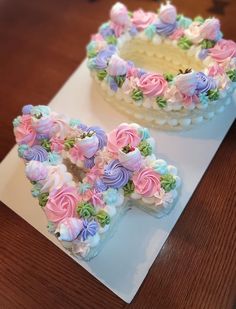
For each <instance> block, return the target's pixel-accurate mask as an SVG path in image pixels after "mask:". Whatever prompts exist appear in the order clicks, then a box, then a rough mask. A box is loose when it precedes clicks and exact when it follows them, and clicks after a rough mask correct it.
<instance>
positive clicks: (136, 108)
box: [87, 1, 236, 130]
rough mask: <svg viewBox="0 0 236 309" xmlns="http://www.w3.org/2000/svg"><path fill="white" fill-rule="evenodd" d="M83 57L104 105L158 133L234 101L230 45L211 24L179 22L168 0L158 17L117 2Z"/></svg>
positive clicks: (235, 71) (234, 47)
mask: <svg viewBox="0 0 236 309" xmlns="http://www.w3.org/2000/svg"><path fill="white" fill-rule="evenodd" d="M101 46H102V47H101ZM87 58H88V68H89V70H90V71H91V75H92V77H93V79H94V81H95V82H96V84H97V86H98V87H97V88H98V89H99V91H101V92H102V94H103V96H104V98H105V100H106V101H108V102H109V104H111V105H114V107H116V108H117V109H118V110H120V111H121V112H122V113H125V114H127V115H128V116H129V117H132V118H133V117H134V118H136V119H138V121H139V122H141V123H144V124H145V125H148V126H153V127H157V128H160V129H163V130H183V129H190V128H192V127H193V126H195V125H197V124H200V123H202V122H205V121H206V120H208V119H211V118H212V117H213V116H215V115H216V114H218V113H221V112H222V111H223V110H224V109H225V107H226V106H227V105H228V104H229V103H231V101H233V100H235V97H236V95H235V88H236V43H235V42H233V41H232V40H226V39H223V34H222V32H221V30H220V22H219V20H218V19H216V18H214V17H212V18H206V19H204V18H202V17H199V16H198V17H196V18H194V19H191V18H188V17H185V16H183V15H181V14H177V10H176V8H175V6H174V5H172V4H171V3H170V2H168V1H167V2H166V3H165V4H161V6H160V8H159V10H158V11H157V12H146V11H144V10H143V9H138V10H135V11H133V12H128V9H127V7H126V6H125V5H124V4H122V3H120V2H119V3H116V4H115V5H114V6H113V7H112V8H111V12H110V20H109V21H108V22H106V23H104V24H102V25H101V27H100V28H99V31H98V33H97V34H96V35H93V36H92V39H91V42H90V43H89V44H88V47H87ZM143 66H144V67H143ZM203 80H204V82H203ZM200 83H201V85H200ZM203 83H204V85H203ZM233 92H234V93H233Z"/></svg>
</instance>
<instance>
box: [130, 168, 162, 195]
mask: <svg viewBox="0 0 236 309" xmlns="http://www.w3.org/2000/svg"><path fill="white" fill-rule="evenodd" d="M133 183H134V186H135V191H136V192H137V193H139V194H140V195H142V196H144V197H151V196H153V195H154V194H155V193H156V192H159V191H160V189H161V182H160V176H159V174H157V173H156V172H154V171H153V169H151V168H144V169H142V170H141V171H139V172H138V173H137V174H136V175H134V176H133Z"/></svg>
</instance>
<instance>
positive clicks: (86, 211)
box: [77, 202, 95, 219]
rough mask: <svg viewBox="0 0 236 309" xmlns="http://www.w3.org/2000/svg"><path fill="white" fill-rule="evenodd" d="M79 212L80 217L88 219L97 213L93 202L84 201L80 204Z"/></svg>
mask: <svg viewBox="0 0 236 309" xmlns="http://www.w3.org/2000/svg"><path fill="white" fill-rule="evenodd" d="M77 213H78V215H79V216H80V217H82V218H85V219H88V218H90V217H92V216H94V215H95V209H94V207H93V205H92V204H91V203H88V202H84V203H81V204H79V205H78V207H77Z"/></svg>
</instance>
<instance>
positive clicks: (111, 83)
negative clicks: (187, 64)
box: [107, 76, 118, 92]
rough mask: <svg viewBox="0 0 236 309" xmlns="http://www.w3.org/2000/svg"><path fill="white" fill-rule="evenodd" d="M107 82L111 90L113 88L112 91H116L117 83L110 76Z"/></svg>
mask: <svg viewBox="0 0 236 309" xmlns="http://www.w3.org/2000/svg"><path fill="white" fill-rule="evenodd" d="M107 82H108V84H109V86H110V88H111V90H113V91H114V92H116V91H117V90H118V85H117V83H116V81H115V79H114V78H113V77H112V76H108V78H107Z"/></svg>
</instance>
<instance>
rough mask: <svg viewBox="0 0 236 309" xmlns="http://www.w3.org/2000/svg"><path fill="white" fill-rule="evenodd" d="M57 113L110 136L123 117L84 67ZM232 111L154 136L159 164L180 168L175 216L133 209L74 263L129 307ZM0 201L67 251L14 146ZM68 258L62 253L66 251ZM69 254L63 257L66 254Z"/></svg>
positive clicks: (2, 170) (1, 168) (57, 100)
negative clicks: (97, 248) (97, 249)
mask: <svg viewBox="0 0 236 309" xmlns="http://www.w3.org/2000/svg"><path fill="white" fill-rule="evenodd" d="M50 106H51V108H52V109H53V110H55V111H56V112H61V113H66V114H68V115H69V116H71V117H74V118H75V117H77V118H79V119H80V120H81V121H82V122H84V123H86V124H89V125H94V124H97V125H101V126H102V127H103V128H104V129H105V130H107V131H109V130H111V129H113V128H114V127H115V126H117V125H118V124H119V123H121V122H127V121H128V119H127V118H126V116H123V115H122V114H120V113H118V112H116V111H115V110H114V109H113V108H112V107H110V106H109V104H108V103H106V102H105V101H104V100H103V99H102V98H101V97H100V95H98V94H97V93H96V91H95V90H94V86H93V83H92V80H91V78H90V75H89V71H88V70H87V68H86V63H85V61H84V62H83V63H82V64H81V66H80V67H79V68H78V69H77V70H76V72H75V73H74V74H73V75H72V76H71V78H70V79H69V80H68V81H67V82H66V83H65V85H64V86H63V87H62V89H61V90H60V91H59V93H58V94H57V95H56V96H55V97H54V99H53V100H52V101H51V103H50ZM235 111H236V109H235V105H234V104H231V105H229V106H227V107H226V110H225V111H224V112H223V113H222V114H220V115H217V116H216V117H215V118H214V119H213V120H212V121H209V122H208V123H207V124H204V125H203V126H199V127H198V128H195V129H192V130H190V131H187V132H175V133H167V132H156V131H155V130H153V129H152V130H151V133H152V135H153V136H154V137H155V139H156V142H157V154H158V157H159V158H163V159H166V160H167V161H168V162H169V164H173V165H176V166H177V167H178V168H179V172H180V176H181V178H182V179H183V186H182V193H181V196H180V199H179V201H178V203H177V205H176V207H175V208H174V210H173V211H172V212H171V213H170V214H169V215H168V216H166V217H164V218H162V219H155V218H153V217H151V216H150V215H148V214H145V213H144V212H142V211H140V210H138V209H135V208H133V209H132V210H131V211H129V212H128V213H127V214H126V215H125V217H124V218H123V219H122V220H121V222H120V224H119V226H118V229H117V231H116V233H115V236H114V237H113V238H112V240H110V241H108V242H107V244H106V245H105V246H104V248H103V250H102V251H101V253H100V254H99V255H98V256H97V257H95V258H94V259H93V260H91V261H90V262H78V261H77V263H79V264H80V265H81V266H82V267H84V268H85V269H86V270H87V271H88V272H90V273H91V274H92V275H93V276H95V277H96V278H97V279H98V280H100V281H101V282H102V283H103V284H104V285H105V286H107V287H108V288H109V289H111V290H112V291H113V292H114V293H116V294H117V295H118V296H119V297H121V298H122V299H123V300H124V301H126V302H128V303H129V302H131V301H132V299H133V297H134V296H135V294H136V293H137V291H138V289H139V287H140V285H141V284H142V282H143V280H144V278H145V277H146V275H147V273H148V271H149V268H150V267H151V265H152V263H153V261H154V260H155V258H156V257H157V255H158V253H159V252H160V250H161V248H162V246H163V244H164V242H165V241H166V240H167V237H168V235H169V234H170V232H171V230H172V228H173V227H174V225H175V223H176V222H177V220H178V218H179V216H180V215H181V213H182V211H183V209H184V208H185V206H186V204H187V202H188V201H189V199H190V197H191V195H192V194H193V192H194V190H195V188H196V186H197V184H198V183H199V181H200V179H201V177H202V176H203V174H204V172H205V170H206V168H207V167H208V165H209V163H210V162H211V160H212V158H213V156H214V154H215V153H216V151H217V149H218V147H219V145H220V143H221V142H222V140H223V138H224V136H225V135H226V133H227V131H228V129H229V128H230V126H231V124H232V122H233V120H234V119H235ZM0 175H4V177H0V198H1V201H2V202H3V203H4V204H6V205H7V206H8V207H9V208H11V209H12V210H13V211H14V212H16V213H17V214H18V215H19V216H21V217H22V218H24V219H25V220H26V221H27V222H28V223H30V224H31V225H32V226H33V227H35V228H36V229H37V230H38V231H39V232H40V233H42V234H43V235H44V236H45V237H47V238H48V239H50V240H51V241H52V242H53V243H54V244H56V245H57V246H58V247H59V248H60V249H61V250H63V251H65V250H64V249H63V248H62V247H61V246H60V244H59V243H58V242H57V240H56V238H55V237H53V236H51V235H50V234H49V233H48V232H47V229H46V225H47V220H46V218H45V215H44V213H43V211H42V210H41V209H40V207H39V206H38V203H37V199H34V198H33V197H32V196H31V193H30V189H31V184H30V183H29V181H28V180H27V179H26V177H25V175H24V164H23V162H22V161H21V159H19V158H18V156H17V148H16V146H15V147H14V148H13V149H12V150H11V151H10V153H9V154H8V155H7V156H6V158H5V159H4V160H3V161H2V163H1V165H0ZM65 252H66V251H65ZM66 253H67V252H66Z"/></svg>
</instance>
